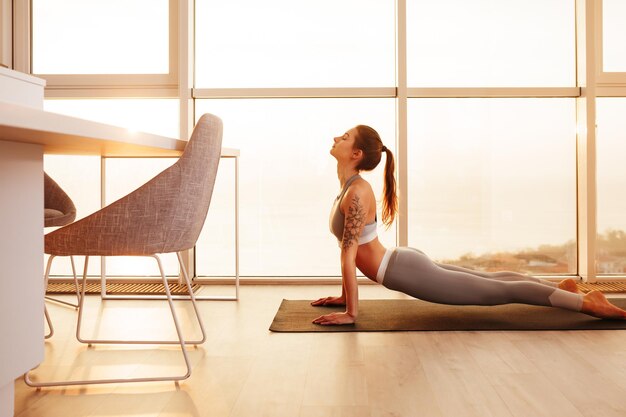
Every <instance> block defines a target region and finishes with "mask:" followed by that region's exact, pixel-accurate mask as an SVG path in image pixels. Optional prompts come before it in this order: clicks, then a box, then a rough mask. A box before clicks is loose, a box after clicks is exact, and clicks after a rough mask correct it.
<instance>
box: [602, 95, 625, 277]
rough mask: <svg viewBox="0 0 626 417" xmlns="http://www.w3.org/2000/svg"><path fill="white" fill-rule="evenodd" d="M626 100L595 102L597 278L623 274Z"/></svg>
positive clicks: (611, 99)
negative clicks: (596, 127) (604, 275)
mask: <svg viewBox="0 0 626 417" xmlns="http://www.w3.org/2000/svg"><path fill="white" fill-rule="evenodd" d="M624 112H626V98H599V99H598V102H597V113H598V117H597V120H598V130H597V132H598V133H597V166H598V171H597V175H598V177H597V184H598V185H597V187H598V237H597V239H598V241H597V254H596V268H597V272H598V274H624V273H626V257H625V256H624V255H626V217H625V216H624V213H626V198H625V195H626V194H625V193H624V190H626V167H625V166H624V156H625V155H626V135H625V134H624V132H626V121H625V120H624V117H623V115H624Z"/></svg>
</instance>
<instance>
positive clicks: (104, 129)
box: [0, 101, 239, 157]
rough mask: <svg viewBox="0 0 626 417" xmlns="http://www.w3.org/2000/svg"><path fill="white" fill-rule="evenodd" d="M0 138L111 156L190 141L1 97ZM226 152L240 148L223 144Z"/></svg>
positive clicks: (152, 153) (157, 152)
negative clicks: (100, 121)
mask: <svg viewBox="0 0 626 417" xmlns="http://www.w3.org/2000/svg"><path fill="white" fill-rule="evenodd" d="M85 139H89V140H85ZM0 140H9V141H12V142H22V143H32V144H39V145H43V151H44V153H46V154H63V155H101V156H107V157H164V156H178V155H180V154H181V153H182V151H183V149H185V145H186V143H187V142H186V141H184V140H179V139H174V138H169V137H165V136H159V135H153V134H149V133H143V132H134V131H131V130H129V129H125V128H122V127H118V126H112V125H107V124H104V123H97V122H93V121H90V120H84V119H79V118H76V117H70V116H65V115H61V114H57V113H52V112H47V111H43V110H39V109H36V108H30V107H24V106H19V105H16V104H11V103H6V102H1V101H0ZM222 156H224V157H234V156H239V150H238V149H230V148H223V149H222Z"/></svg>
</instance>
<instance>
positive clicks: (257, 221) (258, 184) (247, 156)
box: [196, 99, 396, 276]
mask: <svg viewBox="0 0 626 417" xmlns="http://www.w3.org/2000/svg"><path fill="white" fill-rule="evenodd" d="M205 112H206V113H213V114H215V115H218V116H219V117H221V118H222V120H223V121H224V140H223V146H225V147H234V148H238V149H241V158H240V164H241V165H240V188H239V189H240V202H241V203H240V207H241V211H240V228H241V229H240V230H241V232H240V233H241V237H240V244H241V264H240V268H241V274H242V275H249V276H250V275H251V276H329V275H330V276H337V275H340V266H339V254H340V251H339V247H338V244H337V240H336V238H335V237H334V236H333V235H331V233H330V231H329V227H328V216H329V214H330V209H331V206H332V203H333V200H334V198H335V196H336V195H337V192H338V189H339V182H338V179H337V172H336V164H335V160H334V159H333V157H332V156H331V155H330V154H329V151H330V148H331V146H332V143H333V137H334V136H337V135H340V134H343V133H344V132H345V131H346V130H348V129H350V128H351V127H353V126H355V125H357V124H369V125H371V126H372V127H374V128H375V129H377V130H378V132H379V133H380V135H381V137H382V138H383V140H384V142H385V144H386V145H387V146H388V147H389V148H390V149H395V146H394V142H395V136H396V135H395V103H394V100H393V99H257V100H197V102H196V114H197V115H198V116H200V115H201V114H203V113H205ZM383 167H384V165H383V164H381V165H379V167H378V168H377V169H376V170H375V171H373V172H372V173H370V174H367V178H368V180H369V181H371V183H372V186H373V187H374V190H375V192H376V193H377V195H380V193H382V180H383ZM220 171H222V168H221V167H220ZM226 171H230V167H228V168H226V170H224V175H229V174H228V173H227V172H226ZM231 172H232V171H231ZM220 175H222V174H220ZM222 204H229V207H220V206H219V203H217V202H215V204H214V202H212V203H211V208H210V210H209V221H208V223H207V224H206V225H205V231H211V230H213V229H214V228H215V227H216V226H215V225H216V224H219V222H221V221H223V219H220V218H219V217H213V216H215V215H218V214H220V213H223V212H227V211H228V210H232V205H231V204H232V203H229V202H228V201H227V200H225V201H224V203H222ZM379 217H380V216H379ZM225 219H232V215H227V216H225ZM228 229H230V226H228ZM217 230H220V228H219V227H217ZM204 233H205V232H204V231H203V234H204ZM379 233H380V235H381V240H382V242H383V243H384V244H386V245H390V246H393V245H395V228H394V227H392V228H390V229H389V230H388V231H385V230H384V228H382V227H381V228H379ZM204 236H206V238H205V237H203V238H202V239H201V242H200V243H199V244H198V251H199V254H198V261H197V269H198V273H199V274H200V275H215V271H218V274H219V272H221V271H229V270H232V257H231V256H232V255H231V256H228V255H225V254H227V253H229V252H232V248H233V244H232V241H228V240H225V239H215V234H213V233H208V232H207V234H206V235H204ZM227 236H232V234H230V233H229V234H228V235H227ZM227 239H229V238H227ZM200 253H202V255H200Z"/></svg>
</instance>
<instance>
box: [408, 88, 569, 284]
mask: <svg viewBox="0 0 626 417" xmlns="http://www.w3.org/2000/svg"><path fill="white" fill-rule="evenodd" d="M408 114H409V116H408V117H409V119H408V120H409V144H408V146H409V154H408V180H409V183H408V185H409V195H408V199H409V200H408V203H409V213H408V214H409V226H408V227H409V229H408V232H409V244H410V245H411V246H414V247H417V248H419V249H422V250H424V251H425V252H426V253H428V254H429V255H430V256H431V257H433V258H435V259H437V260H440V261H445V262H448V263H454V264H458V265H462V266H466V267H470V268H473V269H481V270H516V271H522V272H529V273H540V274H553V273H554V274H556V273H558V274H573V273H576V246H575V241H576V169H575V167H576V154H575V152H576V145H575V143H576V134H575V129H574V126H575V114H576V111H575V100H574V99H411V100H409V112H408Z"/></svg>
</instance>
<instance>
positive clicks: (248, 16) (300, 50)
mask: <svg viewBox="0 0 626 417" xmlns="http://www.w3.org/2000/svg"><path fill="white" fill-rule="evenodd" d="M394 23H395V17H394V2H392V1H379V0H341V1H334V0H299V1H292V0H267V1H262V2H261V1H256V0H237V1H220V0H197V1H196V87H200V88H225V87H229V88H235V87H372V86H376V87H380V86H390V85H393V84H394V74H395V72H394V57H395V52H394V51H395V49H394Z"/></svg>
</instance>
